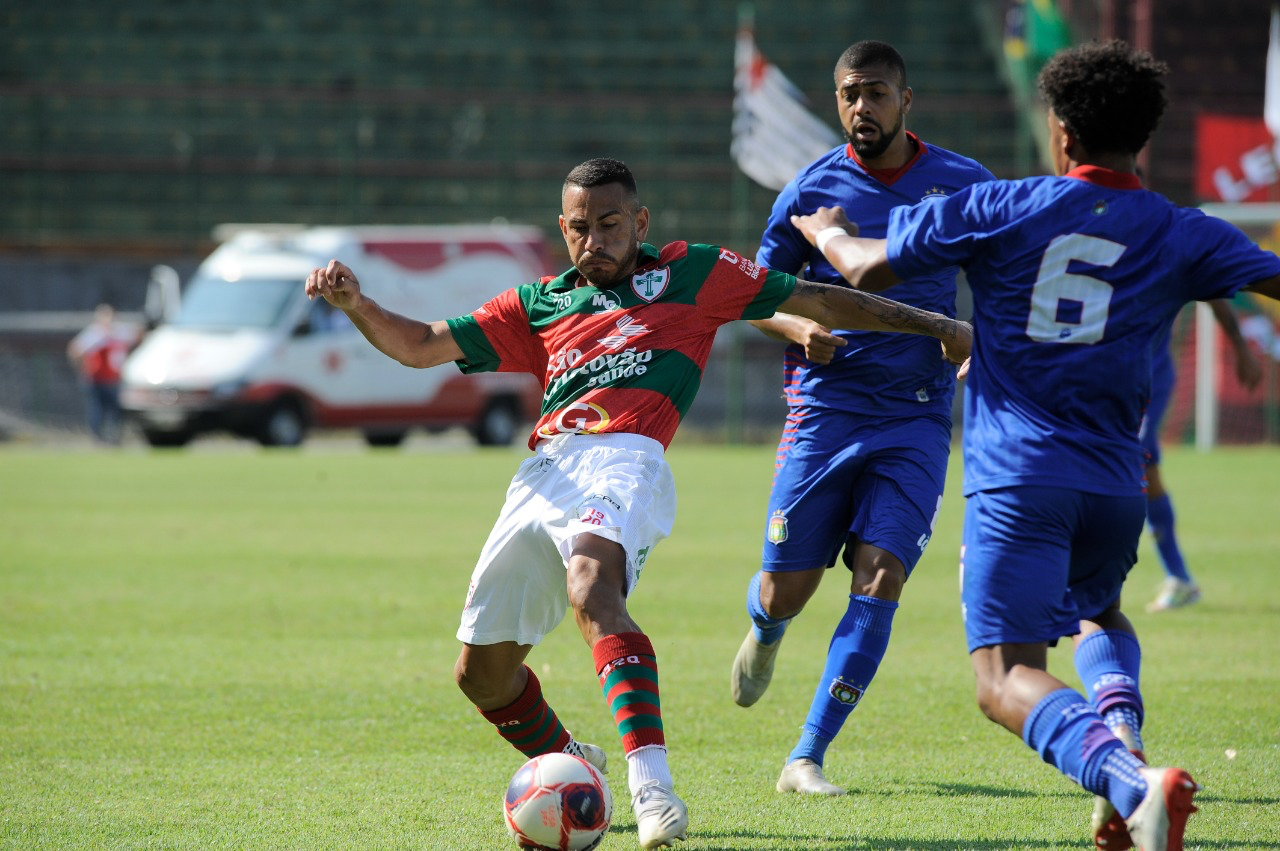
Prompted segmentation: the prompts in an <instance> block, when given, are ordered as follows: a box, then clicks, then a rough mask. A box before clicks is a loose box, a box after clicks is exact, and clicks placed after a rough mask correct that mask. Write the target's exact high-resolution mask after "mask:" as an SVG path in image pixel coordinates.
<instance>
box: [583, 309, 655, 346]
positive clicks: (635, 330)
mask: <svg viewBox="0 0 1280 851" xmlns="http://www.w3.org/2000/svg"><path fill="white" fill-rule="evenodd" d="M614 324H615V325H617V326H618V333H616V334H610V335H609V336H608V337H604V338H602V339H599V340H596V342H597V343H599V344H600V345H602V346H604V347H605V348H606V349H609V350H610V351H616V350H618V349H620V348H622V347H623V346H625V345H626V344H627V341H628V340H630V339H631V338H632V337H639V336H640V335H641V334H647V333H649V329H648V328H646V327H645V326H643V325H641V324H640V323H639V322H637V321H636V320H635V317H633V316H622V317H620V318H619V319H618V321H617V322H616V323H614Z"/></svg>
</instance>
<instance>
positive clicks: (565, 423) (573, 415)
mask: <svg viewBox="0 0 1280 851" xmlns="http://www.w3.org/2000/svg"><path fill="white" fill-rule="evenodd" d="M607 425H609V412H608V411H606V410H605V409H604V408H602V407H600V406H599V405H593V404H592V403H590V402H574V403H573V404H572V405H569V406H568V407H567V408H565V409H564V410H562V411H560V412H559V413H558V414H556V415H555V417H554V418H553V419H552V420H551V421H549V422H547V423H546V424H545V425H543V426H542V427H541V428H539V429H538V435H539V436H540V437H555V436H556V435H557V434H595V433H597V432H600V431H603V430H604V428H605V427H606V426H607Z"/></svg>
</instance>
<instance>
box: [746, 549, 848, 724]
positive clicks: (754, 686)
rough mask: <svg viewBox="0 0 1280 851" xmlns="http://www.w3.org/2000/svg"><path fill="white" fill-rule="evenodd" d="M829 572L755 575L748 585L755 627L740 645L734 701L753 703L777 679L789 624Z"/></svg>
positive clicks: (820, 569)
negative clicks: (777, 666)
mask: <svg viewBox="0 0 1280 851" xmlns="http://www.w3.org/2000/svg"><path fill="white" fill-rule="evenodd" d="M825 572H826V568H825V567H815V568H811V569H809V570H799V571H787V572H770V571H765V570H760V571H758V572H757V573H756V574H755V575H754V576H752V577H751V582H750V583H748V585H747V616H748V617H750V618H751V629H750V630H748V632H747V637H746V638H744V639H743V640H742V646H741V647H739V648H738V655H737V656H735V657H734V660H733V668H732V670H731V671H730V674H729V691H730V693H731V694H732V695H733V702H734V703H736V704H738V705H739V706H753V705H755V703H756V701H758V700H759V699H760V698H761V697H763V696H764V693H765V691H766V690H767V689H768V688H769V683H770V682H772V681H773V667H774V663H775V661H776V660H777V656H778V649H779V648H780V647H781V646H782V637H783V635H784V634H785V633H786V629H787V624H789V623H791V619H792V618H793V617H795V616H796V615H797V614H799V613H800V610H801V609H803V608H804V605H805V603H807V602H808V601H809V598H810V597H812V596H813V592H814V591H815V590H816V589H817V587H818V584H819V583H820V582H821V581H822V576H823V574H824V573H825ZM775 612H776V613H778V614H777V615H775V614H773V613H775ZM784 612H785V613H786V614H783V613H784Z"/></svg>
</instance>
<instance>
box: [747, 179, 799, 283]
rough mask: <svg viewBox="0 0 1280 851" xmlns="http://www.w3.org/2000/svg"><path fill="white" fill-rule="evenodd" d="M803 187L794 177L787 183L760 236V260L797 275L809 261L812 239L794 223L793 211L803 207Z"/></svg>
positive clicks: (766, 264)
mask: <svg viewBox="0 0 1280 851" xmlns="http://www.w3.org/2000/svg"><path fill="white" fill-rule="evenodd" d="M799 205H800V190H799V188H798V187H797V186H796V182H795V181H794V180H793V181H791V182H790V183H788V184H787V185H786V186H784V187H783V189H782V191H781V192H779V193H778V197H777V198H775V199H774V201H773V210H772V211H771V212H770V213H769V223H768V224H767V225H766V226H765V230H764V235H763V236H761V238H760V250H759V251H758V252H757V253H756V263H757V264H758V265H760V266H763V267H765V268H766V269H776V270H777V271H779V272H786V273H787V274H789V275H795V274H797V273H799V271H800V270H801V269H803V268H804V266H805V264H806V263H808V262H809V252H810V251H811V248H810V246H809V241H808V240H807V239H805V238H804V236H803V235H801V233H800V231H798V230H796V229H795V226H794V225H792V224H791V214H792V213H794V212H796V211H797V210H798V209H799Z"/></svg>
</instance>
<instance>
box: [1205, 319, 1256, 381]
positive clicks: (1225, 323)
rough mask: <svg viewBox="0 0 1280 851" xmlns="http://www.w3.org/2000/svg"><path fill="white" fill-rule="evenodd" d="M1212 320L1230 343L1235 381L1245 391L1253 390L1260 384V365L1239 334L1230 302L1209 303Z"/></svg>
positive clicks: (1247, 343) (1238, 326)
mask: <svg viewBox="0 0 1280 851" xmlns="http://www.w3.org/2000/svg"><path fill="white" fill-rule="evenodd" d="M1209 308H1210V309H1211V310H1212V311H1213V318H1214V319H1216V320H1218V324H1219V325H1220V326H1222V333H1224V334H1226V335H1227V341H1228V342H1229V343H1231V351H1232V352H1233V353H1234V354H1235V358H1236V379H1237V380H1239V382H1240V384H1241V385H1243V386H1244V388H1245V389H1246V390H1253V389H1254V388H1255V387H1257V386H1258V385H1259V384H1261V383H1262V364H1261V363H1259V362H1258V358H1257V356H1256V355H1254V353H1253V350H1252V349H1250V348H1249V341H1248V340H1246V339H1245V338H1244V334H1242V333H1241V332H1240V323H1239V322H1238V321H1237V320H1236V312H1235V311H1234V310H1232V309H1231V302H1230V301H1228V300H1227V299H1224V298H1216V299H1214V300H1213V301H1210V302H1209Z"/></svg>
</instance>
